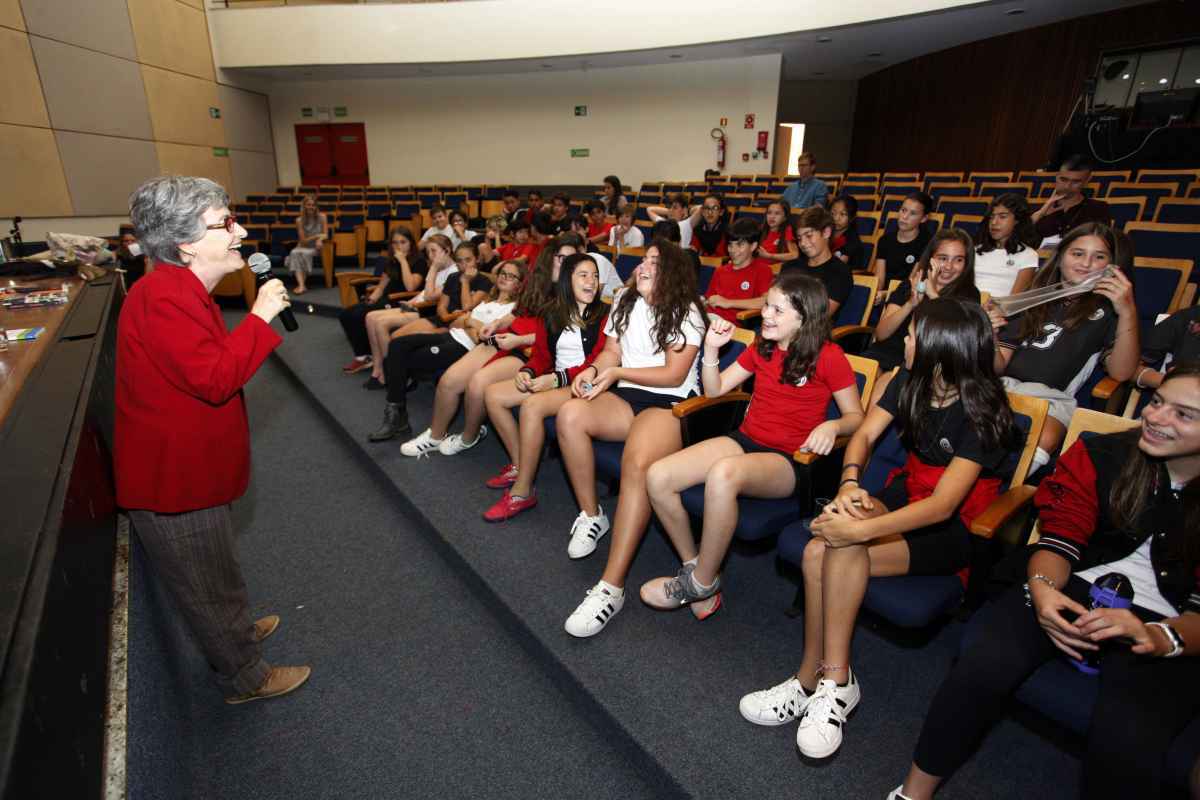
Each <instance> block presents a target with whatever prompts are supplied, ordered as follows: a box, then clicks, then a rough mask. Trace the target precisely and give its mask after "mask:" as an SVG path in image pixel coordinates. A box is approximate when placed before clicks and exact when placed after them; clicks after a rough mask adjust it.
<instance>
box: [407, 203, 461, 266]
mask: <svg viewBox="0 0 1200 800" xmlns="http://www.w3.org/2000/svg"><path fill="white" fill-rule="evenodd" d="M429 218H430V219H431V220H432V221H433V225H432V227H429V228H426V229H425V232H424V233H423V234H421V241H420V242H418V243H417V246H418V247H420V248H421V250H422V251H424V249H425V243H426V242H428V241H429V239H430V237H433V236H438V235H441V236H445V237H446V238H447V239H449V240H450V244H451V246H452V247H458V245H459V243H460V242H462V238H461V237H459V235H458V233H457V232H456V231H455V230H454V228H452V227H450V212H448V211H446V207H445V206H444V205H441V204H440V203H439V204H437V205H434V207H433V208H431V209H429ZM426 257H427V258H428V255H426Z"/></svg>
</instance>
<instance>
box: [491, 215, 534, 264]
mask: <svg viewBox="0 0 1200 800" xmlns="http://www.w3.org/2000/svg"><path fill="white" fill-rule="evenodd" d="M508 232H509V233H510V234H512V241H511V242H509V243H508V244H503V245H500V249H499V254H500V259H501V260H502V261H516V262H518V263H520V264H522V265H524V266H526V267H529V266H532V265H533V262H534V259H536V258H537V254H538V250H539V248H538V246H537V245H536V244H534V243H533V242H531V241H529V224H528V223H527V222H524V221H522V220H518V221H517V222H514V223H513V224H512V225H510V226H509V228H508ZM492 241H493V242H494V241H495V238H494V237H493V239H492Z"/></svg>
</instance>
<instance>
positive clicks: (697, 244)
mask: <svg viewBox="0 0 1200 800" xmlns="http://www.w3.org/2000/svg"><path fill="white" fill-rule="evenodd" d="M728 224H729V215H728V214H727V213H726V212H725V201H723V200H722V199H721V198H720V197H717V196H716V195H715V194H706V195H705V196H704V202H703V203H701V204H700V223H699V224H697V225H693V226H692V249H693V250H695V251H696V252H697V253H699V254H700V255H702V256H716V257H718V258H724V257H725V256H726V255H728V252H727V251H726V249H725V248H726V241H725V228H726V226H727V225H728ZM682 232H683V223H682V222H680V233H682Z"/></svg>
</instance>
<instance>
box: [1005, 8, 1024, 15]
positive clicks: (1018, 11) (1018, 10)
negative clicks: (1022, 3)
mask: <svg viewBox="0 0 1200 800" xmlns="http://www.w3.org/2000/svg"><path fill="white" fill-rule="evenodd" d="M1024 13H1025V9H1023V8H1010V9H1009V10H1008V11H1005V12H1004V15H1005V16H1008V17H1015V16H1017V15H1019V14H1024Z"/></svg>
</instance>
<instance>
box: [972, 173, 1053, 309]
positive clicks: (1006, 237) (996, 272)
mask: <svg viewBox="0 0 1200 800" xmlns="http://www.w3.org/2000/svg"><path fill="white" fill-rule="evenodd" d="M1038 241H1040V237H1039V236H1038V235H1037V232H1036V231H1034V229H1033V223H1032V222H1031V221H1030V217H1029V204H1028V203H1026V202H1025V198H1024V197H1021V195H1019V194H1002V195H1000V196H999V197H997V198H996V199H995V200H993V201H992V202H991V205H989V206H988V211H987V214H986V215H984V218H983V225H981V226H979V247H978V249H977V250H976V251H975V286H976V287H977V288H978V289H979V291H981V292H987V293H988V295H989V296H991V297H1007V296H1008V295H1010V294H1017V293H1018V292H1023V291H1025V290H1026V289H1028V288H1029V284H1031V283H1032V282H1033V275H1034V273H1035V272H1037V268H1038V254H1037V244H1038Z"/></svg>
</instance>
